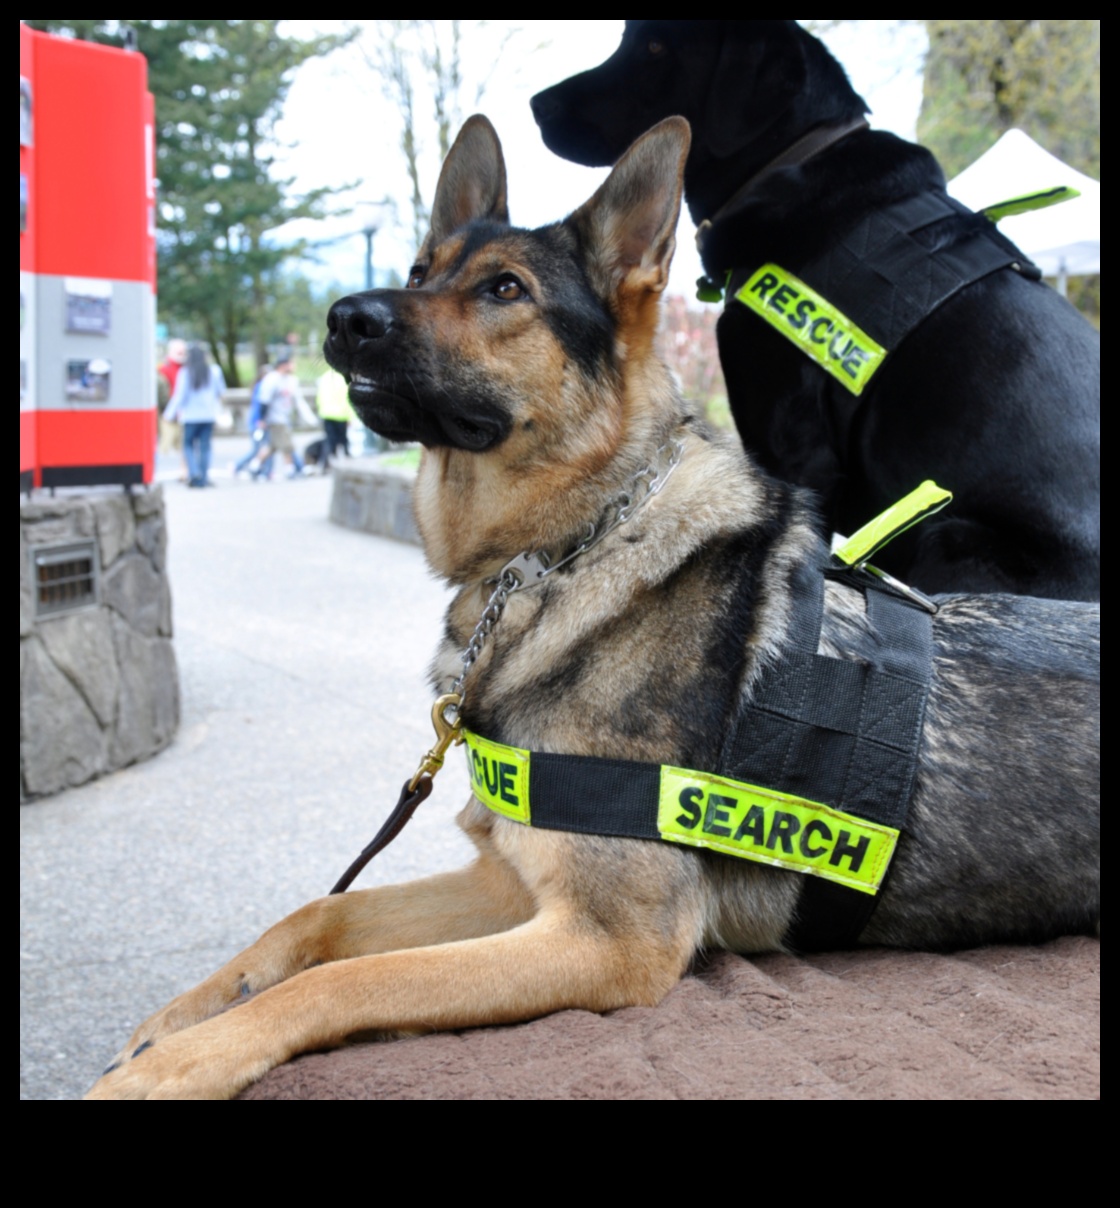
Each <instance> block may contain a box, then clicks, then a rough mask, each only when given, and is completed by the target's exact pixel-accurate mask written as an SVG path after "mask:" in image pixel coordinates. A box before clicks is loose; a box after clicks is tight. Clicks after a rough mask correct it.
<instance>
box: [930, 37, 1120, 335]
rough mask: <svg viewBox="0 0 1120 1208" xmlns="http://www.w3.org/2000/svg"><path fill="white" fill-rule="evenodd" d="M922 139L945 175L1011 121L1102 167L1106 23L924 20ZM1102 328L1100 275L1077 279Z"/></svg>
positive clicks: (1076, 295)
mask: <svg viewBox="0 0 1120 1208" xmlns="http://www.w3.org/2000/svg"><path fill="white" fill-rule="evenodd" d="M925 26H926V30H927V32H928V34H929V55H928V57H927V59H926V67H925V79H924V81H923V88H922V108H921V112H920V114H919V116H918V140H919V142H921V143H923V144H924V145H925V146H927V147H929V149H930V150H931V151H932V152H933V153H934V154H935V155H936V156H937V158H938V159H939V160H940V161H941V165H942V167H943V168H944V169H945V174H946V176H947V177H950V178H952V177H953V176H955V175H956V174H957V173H958V172H960V171H961V170H962V169H964V168H966V167H968V165H969V164H970V163H972V162H973V160H975V159H977V158H978V157H979V156H980V155H982V154H983V153H984V152H985V151H987V149H988V148H989V147H990V146H992V144H993V143H994V142H995V141H996V140H997V139H998V138H999V137H1000V135H1002V134H1004V133H1006V131H1008V130H1010V129H1011V128H1012V127H1016V126H1017V127H1018V128H1019V129H1020V130H1025V131H1026V133H1027V134H1029V135H1030V136H1031V138H1033V139H1034V140H1035V142H1037V143H1038V144H1039V145H1040V146H1042V147H1045V148H1046V150H1047V151H1049V152H1050V153H1051V154H1052V155H1056V156H1058V158H1059V159H1062V160H1064V161H1065V162H1066V163H1068V164H1070V165H1071V166H1072V167H1074V168H1077V169H1079V170H1080V171H1082V172H1085V173H1087V174H1088V175H1089V176H1092V177H1094V178H1096V179H1097V180H1099V179H1100V175H1101V23H1100V21H926V22H925ZM1069 292H1070V301H1072V302H1073V303H1074V304H1075V305H1076V306H1077V307H1078V309H1079V310H1081V312H1082V313H1083V314H1085V315H1086V317H1088V318H1089V319H1090V321H1091V322H1093V323H1095V324H1096V326H1098V327H1099V326H1100V277H1099V276H1096V277H1089V278H1081V279H1079V280H1078V281H1076V282H1071V284H1070V291H1069Z"/></svg>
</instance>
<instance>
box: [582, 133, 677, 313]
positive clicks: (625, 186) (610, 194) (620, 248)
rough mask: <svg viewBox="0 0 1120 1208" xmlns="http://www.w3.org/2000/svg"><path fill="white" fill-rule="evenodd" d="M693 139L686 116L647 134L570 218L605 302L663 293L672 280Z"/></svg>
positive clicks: (631, 148)
mask: <svg viewBox="0 0 1120 1208" xmlns="http://www.w3.org/2000/svg"><path fill="white" fill-rule="evenodd" d="M691 139H692V133H691V131H690V130H689V126H688V122H686V121H685V119H684V118H683V117H668V118H666V119H665V120H664V121H663V122H659V123H658V124H657V125H656V126H654V128H653V129H652V130H648V131H647V132H646V133H645V134H643V135H642V137H641V138H640V139H638V141H637V142H636V143H634V144H633V145H632V146H631V147H630V149H629V150H628V151H627V152H626V153H625V154H624V155H623V156H622V158H621V159H620V160H619V161H618V163H616V164H615V166H614V168H613V170H612V171H611V174H610V176H608V177H607V179H606V180H605V181H604V182H603V183H602V185H600V186H599V189H598V191H597V192H596V193H595V195H594V196H593V197H592V198H591V200H590V201H587V202H585V203H584V204H583V205H582V206H580V208H579V209H578V210H576V212H575V213H574V214H573V215H572V216H571V217H570V218H569V219H568V222H569V223H570V224H571V225H572V226H574V227H575V228H576V229H577V230H578V231H579V234H580V238H581V241H582V242H583V244H584V246H585V248H586V249H587V253H588V267H589V269H590V272H591V275H592V278H593V284H594V285H595V287H596V288H597V289H598V290H599V291H600V292H601V294H602V295H603V296H604V297H609V296H611V295H612V294H614V293H615V292H617V291H618V290H620V289H625V290H627V291H628V292H638V291H643V290H649V291H653V292H659V291H661V290H663V289H664V288H665V285H666V283H667V282H668V280H669V265H670V263H671V262H672V259H673V252H674V250H675V248H676V245H677V242H676V229H677V218H678V217H679V216H680V212H681V190H682V188H683V182H684V164H685V160H686V159H687V158H688V147H689V143H690V142H691Z"/></svg>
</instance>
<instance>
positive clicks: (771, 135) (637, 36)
mask: <svg viewBox="0 0 1120 1208" xmlns="http://www.w3.org/2000/svg"><path fill="white" fill-rule="evenodd" d="M532 106H533V115H534V117H535V118H536V120H537V124H538V125H539V126H540V128H541V136H542V137H543V139H544V141H545V145H546V146H547V147H548V148H549V149H550V150H551V151H555V152H556V154H557V155H561V156H563V157H564V158H565V159H570V160H574V161H575V162H576V163H579V164H587V165H589V166H592V167H597V166H603V165H606V164H611V163H614V161H615V160H616V159H617V158H618V157H619V156H620V155H621V154H622V152H623V151H625V150H626V148H627V147H628V146H629V145H630V144H631V143H632V142H633V141H634V140H635V139H636V138H637V137H638V136H639V135H640V134H642V133H643V132H644V131H645V130H648V129H649V128H650V127H651V126H652V125H654V124H655V123H657V122H659V121H661V120H662V119H663V118H666V117H669V116H671V115H673V114H680V115H681V116H682V117H685V118H687V119H688V121H689V124H690V125H691V126H692V151H691V154H690V156H689V161H688V167H687V168H686V171H685V191H686V193H687V195H688V198H689V204H690V206H691V207H692V209H693V216H694V217H696V216H697V215H696V201H697V193H698V191H699V192H702V191H703V190H704V186H705V181H704V177H705V170H706V169H708V168H710V167H711V168H712V170H713V171H718V172H719V174H720V175H721V177H725V176H726V175H727V161H729V160H735V161H736V163H735V167H736V169H738V170H739V171H740V172H741V173H742V175H741V179H746V176H747V175H749V174H750V172H751V171H752V170H756V169H757V168H759V167H761V166H762V165H763V164H765V163H767V162H768V161H769V160H770V159H772V158H773V157H774V156H775V155H777V154H778V153H779V152H780V151H782V150H783V149H784V148H785V147H787V146H789V145H790V144H791V143H792V142H793V141H795V140H796V139H797V138H799V137H800V136H801V135H802V134H804V133H805V132H806V131H808V130H811V129H812V128H813V127H814V126H819V125H822V124H825V123H830V122H841V121H846V120H848V119H851V118H855V117H858V116H859V115H861V114H863V113H866V112H867V105H866V103H865V102H864V101H863V99H862V98H861V97H859V96H858V95H857V94H856V93H855V91H854V90H853V89H852V87H851V85H850V84H849V83H848V78H847V76H846V75H845V74H844V69H843V68H842V67H841V66H840V64H839V63H837V62H836V60H835V59H834V58H833V57H832V56H831V55H830V54H829V52H828V51H827V50H826V49H825V47H824V46H823V45H822V44H821V43H820V42H819V41H818V40H817V39H816V38H814V37H812V36H811V35H810V34H807V33H806V32H805V31H804V30H803V29H802V28H801V27H800V26H799V25H798V24H797V22H795V21H627V22H626V31H625V33H624V34H623V36H622V44H621V45H620V46H619V48H618V50H616V51H615V53H614V54H613V55H611V57H610V58H609V59H607V61H606V62H605V63H602V64H601V65H600V66H598V67H595V68H592V69H591V70H590V71H585V72H583V73H582V74H580V75H576V76H572V77H571V78H570V79H568V80H564V81H563V82H562V83H559V84H556V85H554V86H553V87H552V88H547V89H545V91H543V92H538V93H537V95H536V96H535V97H533V100H532ZM722 200H724V199H722V198H719V199H716V200H715V201H714V203H713V204H722ZM704 216H705V217H706V216H707V215H704Z"/></svg>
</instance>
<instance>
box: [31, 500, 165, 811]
mask: <svg viewBox="0 0 1120 1208" xmlns="http://www.w3.org/2000/svg"><path fill="white" fill-rule="evenodd" d="M90 539H96V541H97V543H98V552H99V560H100V564H101V591H100V598H99V602H98V603H97V604H96V605H93V606H89V607H85V608H83V609H81V610H80V611H76V612H71V613H61V614H58V615H55V616H47V617H38V616H36V613H35V602H36V584H35V579H34V575H33V573H32V569H31V566H30V562H29V551H33V550H34V549H35V548H36V547H38V546H41V545H48V544H49V545H55V544H61V543H69V542H72V541H79V540H90ZM166 550H167V534H166V529H165V524H164V510H163V495H162V492H161V491H159V490H158V489H157V490H153V491H144V492H134V493H132V494H131V495H127V494H124V493H123V492H119V491H112V492H109V491H105V492H100V493H99V492H97V491H93V492H91V493H90V494H88V495H83V496H77V497H76V496H73V495H64V496H61V497H59V498H57V499H45V500H42V501H39V502H36V503H27V504H24V503H22V502H21V505H20V797H21V800H22V799H27V798H34V797H39V796H43V795H44V794H47V793H55V792H58V791H59V790H60V789H64V788H68V787H70V786H71V785H78V784H83V783H84V782H85V781H87V780H90V779H92V778H93V777H94V776H98V775H101V774H103V773H105V772H108V771H112V770H114V769H116V768H119V767H124V766H125V765H126V764H129V763H135V762H136V761H137V760H139V759H146V758H148V757H149V756H150V755H154V754H155V753H156V752H157V751H160V750H162V749H163V748H164V747H166V746H167V745H168V743H170V742H171V740H172V738H173V737H174V735H175V731H176V729H177V728H178V725H179V676H178V670H177V667H176V663H175V652H174V649H173V647H172V644H171V640H170V638H171V585H170V581H169V579H168V576H167V573H166Z"/></svg>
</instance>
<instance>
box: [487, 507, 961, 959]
mask: <svg viewBox="0 0 1120 1208" xmlns="http://www.w3.org/2000/svg"><path fill="white" fill-rule="evenodd" d="M924 489H925V490H926V496H925V501H924V514H926V515H928V514H929V513H930V512H931V511H933V510H936V509H937V508H938V507H940V506H943V505H944V503H945V502H947V501H948V494H947V492H941V491H938V490H937V489H936V488H932V484H926V488H924ZM915 494H916V495H917V494H918V493H915ZM896 506H897V505H896ZM892 511H893V509H892ZM914 512H915V509H914V508H912V509H911V511H910V512H909V513H908V516H909V518H908V521H907V523H906V524H905V525H902V526H900V525H898V524H894V525H893V527H892V525H891V523H890V522H887V523H885V524H884V523H883V520H884V518H880V520H879V521H876V522H873V525H872V526H868V527H867V528H866V529H863V530H861V532H860V534H857V537H856V538H853V539H852V542H850V543H849V547H852V548H854V549H856V550H857V551H860V552H858V553H857V554H852V555H851V556H850V558H846V557H845V554H844V550H841V551H840V555H839V556H834V557H833V560H832V563H831V564H830V565H829V566H828V567H826V568H823V570H822V569H815V568H809V569H807V570H806V571H805V572H804V573H803V575H802V578H801V581H800V582H799V583H797V584H796V585H795V591H794V599H795V603H794V615H793V618H792V623H791V625H790V630H789V634H788V641H787V645H786V648H785V649H784V651H783V652H782V655H781V658H780V659H779V660H778V661H777V662H776V663H774V664H772V665H771V666H769V667H767V668H766V669H765V670H764V671H763V673H762V676H761V680H760V682H759V684H758V685H757V687H756V689H755V690H754V692H753V695H752V698H751V700H750V702H749V704H748V705H747V706H746V707H745V708H744V709H743V710H742V711H741V712H740V714H739V716H738V717H737V718H736V720H735V723H734V725H733V727H732V730H731V732H730V734H728V735H727V738H726V740H725V742H724V744H723V749H722V751H721V753H720V757H719V766H718V767H717V768H716V769H715V770H714V771H698V770H695V769H688V768H677V767H672V766H668V765H660V766H659V765H657V764H647V763H640V762H634V761H630V760H619V759H597V758H590V757H585V756H574V755H556V754H550V753H547V752H536V751H533V752H530V751H526V750H522V749H520V748H516V747H510V746H506V745H504V744H500V743H495V742H492V741H490V740H489V739H486V738H483V737H481V736H479V735H477V734H473V733H470V732H468V731H464V737H465V739H466V743H467V747H468V762H469V766H470V774H471V782H472V789H473V791H474V793H475V795H476V796H477V797H478V798H479V800H480V801H482V802H483V803H484V804H485V805H487V806H488V807H489V808H490V809H492V810H494V811H495V812H497V813H499V814H502V815H504V816H506V817H508V818H512V819H514V820H516V821H518V822H521V823H523V824H525V825H529V826H535V827H542V828H544V829H547V830H565V831H576V832H579V833H582V834H595V835H617V836H624V837H626V838H635V839H660V840H664V841H666V842H670V843H681V844H684V845H686V846H692V847H703V848H707V849H710V850H713V851H716V852H721V853H723V854H724V855H728V856H733V857H739V858H742V859H748V860H752V861H757V862H760V863H763V864H769V865H772V866H775V867H778V868H784V869H788V870H790V871H793V872H798V873H803V874H806V875H805V876H804V878H803V887H802V891H801V895H800V898H799V900H798V906H797V911H796V917H795V920H794V922H793V924H792V926H791V928H790V930H789V931H788V933H787V935H786V936H785V942H786V944H787V945H788V946H789V947H790V948H792V949H794V950H799V951H814V950H823V949H829V948H841V947H849V946H851V945H852V944H853V943H854V942H855V941H856V940H857V939H858V937H859V935H860V933H861V932H862V931H863V929H864V927H865V925H866V923H867V920H868V918H869V917H870V915H871V912H872V910H873V908H874V905H875V901H876V895H877V894H878V892H879V891H880V889H881V888H882V886H883V883H884V878H885V876H886V873H887V868H888V865H889V863H890V859H891V855H892V854H893V852H894V848H895V844H896V842H897V839H898V835H899V832H900V831H901V830H902V828H903V827H904V825H905V822H906V816H907V811H908V808H909V804H910V799H911V796H912V793H913V786H914V775H915V770H916V767H917V761H918V747H919V742H920V740H921V734H922V723H923V720H924V716H925V707H926V699H927V696H928V694H929V683H930V667H931V624H930V616H931V609H932V608H933V606H932V605H930V606H929V607H923V606H922V604H921V603H915V602H914V600H913V597H914V596H915V594H916V593H910V595H911V597H912V598H911V599H906V598H904V597H903V596H902V595H900V594H898V592H897V590H896V588H895V586H892V585H889V584H887V583H884V581H883V580H882V579H881V578H878V577H876V576H877V574H878V572H874V571H873V569H868V568H867V566H866V557H867V556H869V554H868V552H867V551H871V552H873V549H876V548H881V547H882V545H883V544H884V543H885V541H886V540H889V539H890V537H891V536H894V535H895V534H896V533H897V532H899V531H901V527H909V524H912V523H915V521H916V519H917V518H920V517H916V516H915V514H914ZM885 516H890V513H886V514H885ZM875 525H879V526H880V527H879V529H878V531H877V532H876V533H875V534H874V536H873V537H872V538H871V539H868V537H867V536H866V534H867V533H868V530H870V529H872V528H873V526H875ZM861 535H862V536H863V541H862V543H861V542H860V540H859V539H860V537H861ZM845 548H848V547H845ZM826 576H828V577H833V578H838V579H840V580H842V581H843V582H844V583H846V584H847V586H849V587H850V588H851V589H852V590H859V591H862V592H863V593H864V594H865V597H866V605H867V615H868V620H869V622H870V624H871V626H872V629H873V630H874V633H875V636H876V639H877V645H876V647H875V652H874V655H873V657H872V659H871V661H870V662H869V663H866V664H865V663H860V662H853V661H850V660H844V659H836V658H831V657H829V656H827V655H822V654H818V653H817V646H818V643H819V640H820V632H821V620H822V615H823V599H824V579H825V577H826ZM898 586H899V587H901V585H898ZM903 590H907V589H903ZM926 603H927V604H928V602H926Z"/></svg>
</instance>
